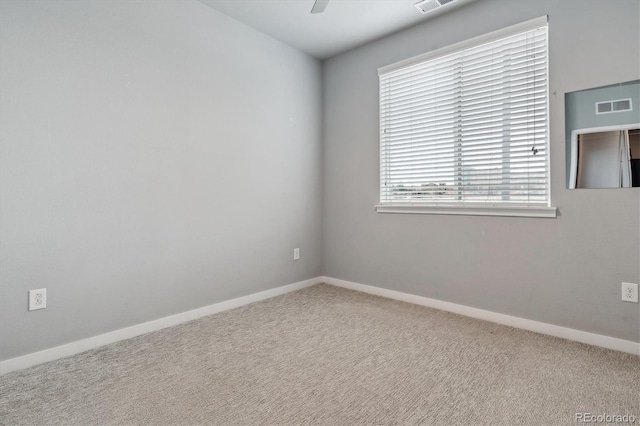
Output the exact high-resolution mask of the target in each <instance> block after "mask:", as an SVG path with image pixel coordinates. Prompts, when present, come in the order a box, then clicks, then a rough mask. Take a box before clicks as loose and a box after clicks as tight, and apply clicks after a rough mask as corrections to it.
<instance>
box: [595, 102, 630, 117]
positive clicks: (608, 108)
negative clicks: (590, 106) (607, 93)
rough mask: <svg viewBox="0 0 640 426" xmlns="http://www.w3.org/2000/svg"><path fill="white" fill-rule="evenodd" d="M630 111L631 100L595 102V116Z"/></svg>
mask: <svg viewBox="0 0 640 426" xmlns="http://www.w3.org/2000/svg"><path fill="white" fill-rule="evenodd" d="M632 109H633V107H632V105H631V99H617V100H615V101H603V102H596V114H610V113H612V112H624V111H631V110H632Z"/></svg>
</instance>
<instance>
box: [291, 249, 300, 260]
mask: <svg viewBox="0 0 640 426" xmlns="http://www.w3.org/2000/svg"><path fill="white" fill-rule="evenodd" d="M293 260H300V249H299V248H294V249H293Z"/></svg>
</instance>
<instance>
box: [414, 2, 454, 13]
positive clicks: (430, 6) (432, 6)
mask: <svg viewBox="0 0 640 426" xmlns="http://www.w3.org/2000/svg"><path fill="white" fill-rule="evenodd" d="M455 1H456V0H423V1H420V2H418V3H416V4H415V6H416V9H418V10H419V11H420V13H422V14H425V13H429V12H431V11H432V10H436V9H437V8H439V7H441V6H444V5H447V4H449V3H453V2H455Z"/></svg>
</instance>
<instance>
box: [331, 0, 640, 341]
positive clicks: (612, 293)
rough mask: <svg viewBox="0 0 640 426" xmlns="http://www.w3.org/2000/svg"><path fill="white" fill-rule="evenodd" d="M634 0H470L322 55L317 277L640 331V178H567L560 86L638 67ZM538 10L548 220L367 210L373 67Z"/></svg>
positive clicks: (570, 87) (620, 333)
mask: <svg viewBox="0 0 640 426" xmlns="http://www.w3.org/2000/svg"><path fill="white" fill-rule="evenodd" d="M639 8H640V3H639V2H638V1H637V0H619V1H615V2H602V1H600V0H589V1H586V0H563V1H557V0H539V1H529V0H519V1H507V0H480V1H477V2H474V3H471V4H469V5H467V6H465V7H462V8H460V9H457V10H454V11H452V12H451V13H448V14H445V15H442V16H440V17H437V18H435V19H432V20H428V21H426V22H424V23H422V24H420V25H418V26H416V27H412V28H410V29H408V30H405V31H403V32H400V33H397V34H395V35H392V36H389V37H386V38H383V39H381V40H378V41H376V42H373V43H370V44H368V45H365V46H363V47H360V48H357V49H355V50H352V51H349V52H347V53H344V54H342V55H339V56H337V57H334V58H332V59H330V60H328V61H326V62H325V63H324V83H325V87H324V132H325V138H324V139H325V145H324V150H325V154H324V155H325V161H324V167H325V181H324V197H325V198H324V203H323V206H324V216H323V219H324V232H323V255H324V260H323V267H324V273H325V274H326V275H328V276H331V277H335V278H340V279H345V280H351V281H356V282H360V283H363V284H370V285H375V286H379V287H384V288H388V289H393V290H398V291H403V292H408V293H412V294H416V295H421V296H426V297H431V298H436V299H440V300H445V301H450V302H454V303H460V304H463V305H467V306H472V307H477V308H482V309H488V310H490V311H495V312H500V313H504V314H510V315H516V316H519V317H523V318H529V319H533V320H538V321H543V322H548V323H552V324H556V325H560V326H566V327H571V328H576V329H579V330H586V331H590V332H594V333H600V334H604V335H607V336H613V337H619V338H623V339H627V340H632V341H639V340H640V338H639V337H640V336H639V334H640V331H639V325H640V317H639V311H640V309H639V305H637V304H632V303H628V302H622V301H621V300H620V296H621V295H620V282H621V281H629V282H635V283H637V282H639V281H640V267H639V259H640V239H639V235H640V230H639V228H638V227H639V223H638V217H639V216H640V210H639V207H638V206H639V202H638V201H639V200H638V199H639V197H640V196H639V190H638V189H637V188H633V189H628V190H581V191H569V190H566V189H565V128H564V94H565V93H566V92H572V91H575V90H581V89H586V88H590V87H597V86H603V85H607V84H613V83H617V82H622V81H630V80H634V79H637V78H638V76H639V75H640V29H639V27H638V19H639V17H640V9H639ZM541 15H549V37H550V41H549V44H550V48H549V49H550V54H549V61H550V68H549V72H550V91H551V96H550V129H551V141H550V143H551V150H550V155H551V191H552V203H553V205H555V206H557V207H558V208H559V211H560V217H558V218H557V219H533V218H503V217H474V216H442V215H440V216H437V215H400V214H396V215H393V214H377V213H375V212H374V205H375V204H376V203H377V201H378V196H379V194H378V188H379V186H378V185H379V175H378V173H379V159H378V146H379V139H378V77H377V68H378V67H381V66H384V65H388V64H391V63H394V62H396V61H399V60H402V59H405V58H408V57H411V56H414V55H417V54H421V53H424V52H428V51H430V50H433V49H437V48H439V47H443V46H446V45H450V44H452V43H456V42H459V41H463V40H465V39H468V38H471V37H474V36H477V35H480V34H483V33H487V32H490V31H493V30H497V29H499V28H503V27H506V26H508V25H512V24H515V23H518V22H521V21H525V20H528V19H532V18H536V17H538V16H541Z"/></svg>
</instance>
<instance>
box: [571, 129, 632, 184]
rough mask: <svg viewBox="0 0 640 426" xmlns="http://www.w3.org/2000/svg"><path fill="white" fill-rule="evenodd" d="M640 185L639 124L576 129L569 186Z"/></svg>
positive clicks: (573, 134) (572, 144) (572, 143)
mask: <svg viewBox="0 0 640 426" xmlns="http://www.w3.org/2000/svg"><path fill="white" fill-rule="evenodd" d="M630 187H640V123H636V124H632V125H627V126H612V127H607V128H594V129H580V130H574V131H573V132H572V134H571V166H570V177H569V188H571V189H573V188H630Z"/></svg>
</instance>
